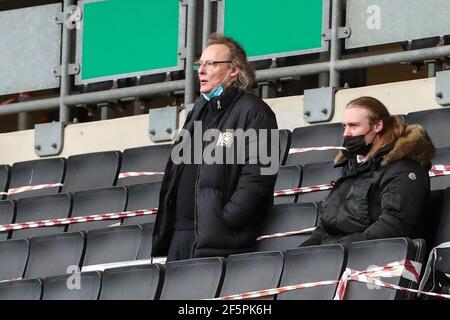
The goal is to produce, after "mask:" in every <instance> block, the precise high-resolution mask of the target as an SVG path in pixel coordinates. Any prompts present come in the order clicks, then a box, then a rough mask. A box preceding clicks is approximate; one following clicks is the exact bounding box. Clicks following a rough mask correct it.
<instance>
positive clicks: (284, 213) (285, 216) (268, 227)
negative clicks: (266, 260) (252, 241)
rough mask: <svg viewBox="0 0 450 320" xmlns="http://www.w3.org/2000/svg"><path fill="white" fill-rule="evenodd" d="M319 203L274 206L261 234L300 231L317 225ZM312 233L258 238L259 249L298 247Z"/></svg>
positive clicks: (257, 247) (257, 245) (257, 246)
mask: <svg viewBox="0 0 450 320" xmlns="http://www.w3.org/2000/svg"><path fill="white" fill-rule="evenodd" d="M316 223H317V205H316V204H315V203H313V202H310V203H289V204H278V205H275V206H273V207H272V208H271V209H270V211H269V213H268V214H267V215H266V218H265V220H264V222H263V226H262V229H261V232H260V236H264V235H273V234H276V233H281V232H288V231H300V230H304V229H307V228H312V227H315V226H316ZM309 236H310V234H298V235H290V236H285V237H273V238H268V239H262V240H258V242H257V244H256V249H257V251H270V250H287V249H293V248H297V247H298V246H299V245H300V244H301V243H302V242H303V241H305V240H306V239H307V238H308V237H309Z"/></svg>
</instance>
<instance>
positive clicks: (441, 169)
mask: <svg viewBox="0 0 450 320" xmlns="http://www.w3.org/2000/svg"><path fill="white" fill-rule="evenodd" d="M428 174H429V175H430V177H431V178H434V177H441V176H448V175H450V164H436V165H434V166H432V167H431V170H430V171H429V172H428Z"/></svg>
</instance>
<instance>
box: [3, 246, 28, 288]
mask: <svg viewBox="0 0 450 320" xmlns="http://www.w3.org/2000/svg"><path fill="white" fill-rule="evenodd" d="M28 252H29V243H28V240H27V239H18V240H2V241H0V281H1V280H9V279H18V278H22V277H23V274H24V271H25V267H26V265H27V260H28Z"/></svg>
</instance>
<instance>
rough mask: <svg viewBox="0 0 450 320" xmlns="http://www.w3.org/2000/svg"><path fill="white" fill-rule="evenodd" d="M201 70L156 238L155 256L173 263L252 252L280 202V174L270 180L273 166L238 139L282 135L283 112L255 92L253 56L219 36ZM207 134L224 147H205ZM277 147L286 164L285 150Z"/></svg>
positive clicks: (166, 183) (167, 179) (169, 171)
mask: <svg viewBox="0 0 450 320" xmlns="http://www.w3.org/2000/svg"><path fill="white" fill-rule="evenodd" d="M194 70H195V71H197V72H198V77H199V80H200V97H199V99H198V100H197V101H196V103H195V105H194V108H193V110H192V111H191V112H190V113H189V114H188V116H187V119H186V123H185V125H184V127H183V130H184V131H182V133H183V134H181V133H180V135H179V139H178V140H177V141H176V142H175V143H174V146H173V149H172V152H171V159H169V161H168V164H167V166H166V170H165V173H164V180H163V182H162V186H161V192H160V200H159V209H158V215H157V218H156V222H155V228H154V232H153V248H152V256H167V261H174V260H182V259H189V258H195V257H205V256H228V255H230V254H233V253H242V252H248V251H252V250H253V248H254V246H255V243H256V237H257V233H258V225H259V224H260V222H261V221H262V220H263V217H264V215H265V213H266V212H267V211H268V209H269V207H270V206H271V205H272V204H273V189H274V185H275V180H276V171H275V172H272V173H268V174H262V170H263V169H264V166H265V165H266V163H263V162H264V161H260V160H261V159H259V158H258V156H259V153H258V156H256V155H255V154H254V153H253V154H247V155H245V156H242V154H243V153H242V152H241V151H242V150H241V149H239V147H238V146H239V145H241V147H242V149H243V150H244V151H249V153H250V151H251V149H252V145H251V144H250V142H249V140H247V141H237V140H239V139H236V138H237V134H235V133H236V132H253V133H255V136H256V138H258V137H259V134H260V132H261V131H264V130H266V131H276V132H278V131H277V130H276V129H277V123H276V118H275V114H274V113H273V112H272V111H271V109H270V108H269V106H268V105H267V104H266V103H264V102H263V101H262V100H261V99H260V98H258V97H256V96H254V95H252V94H251V93H250V91H251V90H252V89H253V82H254V80H255V73H254V71H253V69H252V68H251V65H250V64H249V62H248V61H247V57H246V54H245V51H244V50H243V49H242V48H241V46H240V45H239V44H238V43H236V42H235V41H234V40H233V39H231V38H228V37H225V36H223V35H219V34H213V35H212V36H211V37H210V39H209V43H208V47H207V48H206V49H205V50H204V51H203V53H202V55H201V57H200V60H199V61H197V62H196V63H195V64H194ZM238 130H240V131H238ZM251 130H253V131H251ZM207 132H212V133H214V132H216V133H218V135H216V137H215V138H216V139H215V140H216V141H212V142H210V141H209V139H206V140H208V141H206V140H205V143H203V140H202V137H203V139H205V137H206V136H207ZM242 136H245V135H244V134H242ZM250 136H251V135H249V136H248V137H249V138H251V137H250ZM266 138H267V139H269V136H268V135H266ZM244 139H245V137H244ZM199 140H202V141H199ZM241 140H242V139H241ZM250 140H251V139H250ZM260 140H262V141H259V142H263V144H262V145H265V146H270V142H269V141H264V140H266V139H265V138H261V139H260ZM239 142H241V144H240V143H239ZM242 142H243V143H242ZM259 142H258V149H260V148H259V147H260V146H261V144H259ZM274 142H276V143H278V140H276V141H274ZM196 145H197V146H200V148H196ZM203 146H205V153H206V151H208V150H211V151H213V152H212V153H211V158H212V157H215V159H216V160H219V161H216V162H215V163H212V162H211V161H209V160H208V161H207V159H206V158H205V153H203V154H202V152H201V150H200V151H199V150H197V149H201V147H203ZM274 149H275V150H274V153H276V157H275V158H276V160H278V144H277V145H276V147H274ZM253 150H255V149H254V148H253ZM229 151H236V153H235V154H233V156H232V157H231V158H230V159H228V158H227V161H226V163H223V162H221V161H220V160H221V159H222V158H223V157H221V156H220V154H222V153H227V154H229V153H231V152H229ZM258 151H259V150H258ZM255 156H256V157H255ZM178 158H182V160H183V161H182V162H180V161H178V160H179V159H178ZM236 158H239V159H241V160H242V161H241V162H239V161H235V160H236ZM210 160H211V159H210ZM228 160H231V161H228ZM252 160H256V161H252ZM213 162H214V161H213ZM276 170H278V168H276Z"/></svg>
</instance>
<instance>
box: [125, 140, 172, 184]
mask: <svg viewBox="0 0 450 320" xmlns="http://www.w3.org/2000/svg"><path fill="white" fill-rule="evenodd" d="M171 149H172V144H161V145H153V146H146V147H139V148H131V149H126V150H124V151H123V160H122V166H121V168H120V173H122V174H123V173H127V172H164V169H165V167H166V163H167V161H168V160H169V157H170V151H171ZM162 178H163V176H162V175H148V176H136V177H125V178H119V180H118V181H117V184H118V185H131V184H137V183H145V182H155V181H162Z"/></svg>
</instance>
